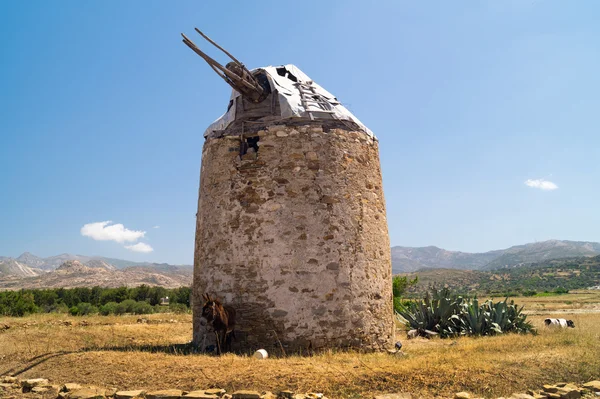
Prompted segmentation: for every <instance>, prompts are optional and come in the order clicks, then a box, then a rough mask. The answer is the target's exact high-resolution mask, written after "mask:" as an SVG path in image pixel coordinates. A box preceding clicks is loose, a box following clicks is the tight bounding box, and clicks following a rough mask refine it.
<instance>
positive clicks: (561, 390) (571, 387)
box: [454, 381, 600, 399]
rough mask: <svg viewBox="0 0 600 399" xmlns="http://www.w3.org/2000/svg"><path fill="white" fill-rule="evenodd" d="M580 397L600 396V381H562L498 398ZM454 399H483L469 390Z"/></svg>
mask: <svg viewBox="0 0 600 399" xmlns="http://www.w3.org/2000/svg"><path fill="white" fill-rule="evenodd" d="M580 398H583V399H585V398H589V399H592V398H600V381H590V382H588V383H585V384H583V385H582V386H577V385H575V384H569V383H566V382H561V383H558V384H554V385H544V389H542V390H532V389H528V390H527V392H526V393H513V394H512V395H511V396H509V397H508V398H504V397H500V398H498V399H580ZM454 399H483V398H474V397H471V395H470V394H469V393H468V392H458V393H456V394H455V395H454Z"/></svg>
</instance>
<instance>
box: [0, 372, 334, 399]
mask: <svg viewBox="0 0 600 399" xmlns="http://www.w3.org/2000/svg"><path fill="white" fill-rule="evenodd" d="M11 394H12V395H11ZM19 394H38V395H39V396H40V397H42V398H56V399H327V397H326V396H324V395H323V394H322V393H314V392H311V393H306V394H300V393H295V392H292V391H281V392H279V394H274V393H272V392H269V391H263V392H258V391H250V390H238V391H234V392H232V393H227V392H226V391H225V390H224V389H221V388H210V389H202V390H196V391H191V392H190V391H182V390H180V389H164V390H159V391H148V392H146V391H144V390H133V391H119V390H117V389H104V388H98V387H83V386H81V385H80V384H75V383H67V384H63V385H62V386H59V385H53V384H50V382H49V381H48V380H47V379H45V378H31V379H27V380H19V379H18V378H16V377H11V376H3V377H0V398H16V397H18V396H20V395H19ZM38 395H34V396H38ZM26 396H30V395H26Z"/></svg>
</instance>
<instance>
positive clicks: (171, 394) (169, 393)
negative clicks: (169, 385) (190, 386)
mask: <svg viewBox="0 0 600 399" xmlns="http://www.w3.org/2000/svg"><path fill="white" fill-rule="evenodd" d="M182 396H183V391H182V390H180V389H164V390H161V391H153V392H148V393H147V394H146V399H179V398H181V397H182Z"/></svg>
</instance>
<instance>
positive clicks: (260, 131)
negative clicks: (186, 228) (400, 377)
mask: <svg viewBox="0 0 600 399" xmlns="http://www.w3.org/2000/svg"><path fill="white" fill-rule="evenodd" d="M203 36H204V35H203ZM184 38H185V36H184ZM207 40H209V41H210V39H208V38H207ZM184 42H186V44H188V46H190V47H191V48H192V49H193V50H194V51H196V52H197V53H198V54H201V56H203V58H204V59H205V60H206V61H207V62H208V63H209V64H211V66H213V69H215V67H214V65H213V64H212V63H211V62H214V63H216V62H215V61H214V60H212V59H211V58H210V57H208V56H206V55H205V54H204V53H202V52H201V51H200V50H198V48H197V47H196V46H195V45H194V44H193V43H192V42H191V41H189V39H187V38H185V39H184ZM211 42H212V41H211ZM215 45H216V44H215ZM223 51H224V50H223ZM227 54H228V53H227ZM228 55H229V54H228ZM231 58H232V59H233V60H234V62H232V63H230V64H228V65H227V67H226V68H223V67H221V68H223V69H225V70H226V71H229V72H230V73H231V75H235V76H230V74H228V73H227V72H224V73H223V74H222V76H223V75H225V76H223V77H224V79H225V80H226V81H227V83H229V84H230V85H232V86H233V87H234V90H233V93H232V95H231V100H230V101H229V104H228V106H227V112H226V113H225V114H224V115H223V116H221V118H219V119H218V120H217V121H215V122H214V123H213V124H211V125H210V126H209V128H208V129H207V130H206V132H205V133H204V137H205V142H204V147H203V149H202V167H201V173H200V189H199V196H198V213H197V221H196V241H195V253H194V282H193V293H192V295H193V312H194V317H193V325H194V326H193V331H194V333H193V341H194V343H196V344H198V345H201V346H202V347H203V348H205V347H206V346H208V344H209V343H211V342H214V335H213V334H212V332H211V331H208V329H209V327H207V326H206V324H205V322H204V320H203V319H202V318H201V309H202V305H203V300H202V294H203V293H209V294H211V295H212V296H216V297H218V298H220V299H221V301H222V302H224V303H226V304H229V305H231V306H233V307H234V308H235V309H236V312H237V324H236V339H235V340H234V343H233V345H234V348H236V349H238V350H240V351H244V352H248V351H254V350H256V349H259V348H265V349H267V350H269V349H271V350H275V351H276V352H277V351H279V350H280V349H281V347H283V348H284V349H285V351H286V352H289V351H294V352H298V351H299V352H302V351H306V350H308V349H311V348H312V349H319V348H324V347H352V348H358V349H363V350H381V349H384V348H386V347H390V346H391V345H392V344H393V339H394V322H393V307H392V290H391V288H392V287H391V285H392V284H391V271H392V270H391V255H390V242H389V237H388V229H387V221H386V212H385V201H384V196H383V188H382V179H381V169H380V163H379V151H378V141H377V139H376V138H375V137H374V136H373V134H372V133H371V131H370V130H369V129H368V128H366V127H365V126H364V125H363V124H362V123H361V122H360V121H359V120H358V119H357V118H356V117H354V116H353V115H352V114H351V113H350V112H349V111H348V110H347V109H346V108H345V107H344V106H343V105H342V104H341V103H340V102H339V101H338V100H337V99H336V98H335V97H334V96H333V95H332V94H330V93H329V92H327V91H326V90H324V89H323V88H322V87H321V86H319V85H318V84H316V83H315V82H313V81H312V80H311V79H310V78H309V77H308V76H306V75H305V74H304V73H303V72H302V71H300V70H299V69H298V68H297V67H295V66H294V65H284V66H278V67H265V68H257V69H254V70H251V71H249V70H247V69H245V67H244V66H243V65H242V64H239V62H237V60H235V59H234V58H233V57H231ZM217 65H218V66H220V65H219V64H217ZM215 71H217V72H218V73H219V71H221V69H215ZM220 74H221V73H220ZM237 78H239V79H240V80H245V81H246V82H249V83H250V84H249V85H246V84H244V83H243V82H242V83H240V81H237V80H236V79H237ZM249 86H254V89H252V88H250V87H249ZM253 90H254V91H253ZM248 91H249V92H250V93H248Z"/></svg>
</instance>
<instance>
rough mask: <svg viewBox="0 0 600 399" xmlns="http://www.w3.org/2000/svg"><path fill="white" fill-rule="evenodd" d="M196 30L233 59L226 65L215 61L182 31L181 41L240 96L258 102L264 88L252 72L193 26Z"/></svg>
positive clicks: (260, 99)
mask: <svg viewBox="0 0 600 399" xmlns="http://www.w3.org/2000/svg"><path fill="white" fill-rule="evenodd" d="M195 29H196V31H197V32H198V33H199V34H200V35H201V36H202V37H203V38H205V39H206V40H207V41H208V42H209V43H211V44H212V45H214V46H215V47H217V48H218V49H219V50H221V51H222V52H224V53H225V54H226V55H227V56H228V57H229V58H231V59H232V60H233V62H230V63H228V64H227V66H225V67H224V66H223V65H221V64H219V63H218V62H217V61H215V60H214V59H213V58H211V57H210V56H208V55H207V54H206V53H204V52H203V51H202V50H200V49H199V48H198V46H196V44H195V43H194V42H192V41H191V40H190V39H189V38H188V37H187V36H186V35H184V34H183V33H182V34H181V36H183V43H185V44H186V45H187V46H188V47H189V48H190V49H192V50H193V51H194V52H195V53H196V54H198V55H199V56H200V57H202V59H203V60H204V61H206V63H207V64H208V65H209V66H210V67H211V68H212V69H213V71H215V73H216V74H217V75H219V76H220V77H221V78H222V79H223V80H225V82H226V83H227V84H228V85H230V86H231V87H232V88H233V89H234V90H237V91H238V92H239V93H240V94H241V95H242V96H244V97H246V98H248V99H249V100H251V101H253V102H260V101H262V99H264V96H263V92H264V89H263V88H262V87H261V85H260V84H259V83H258V81H257V80H256V79H255V78H254V76H252V73H251V72H250V71H249V70H248V69H247V68H246V67H245V66H244V64H242V63H241V62H240V61H238V60H237V59H236V58H235V57H234V56H233V55H231V54H230V53H229V52H227V50H225V49H224V48H222V47H221V46H219V45H218V44H217V43H215V42H214V41H213V40H211V39H210V38H209V37H208V36H206V35H205V34H204V33H202V32H201V31H200V30H199V29H198V28H195Z"/></svg>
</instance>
